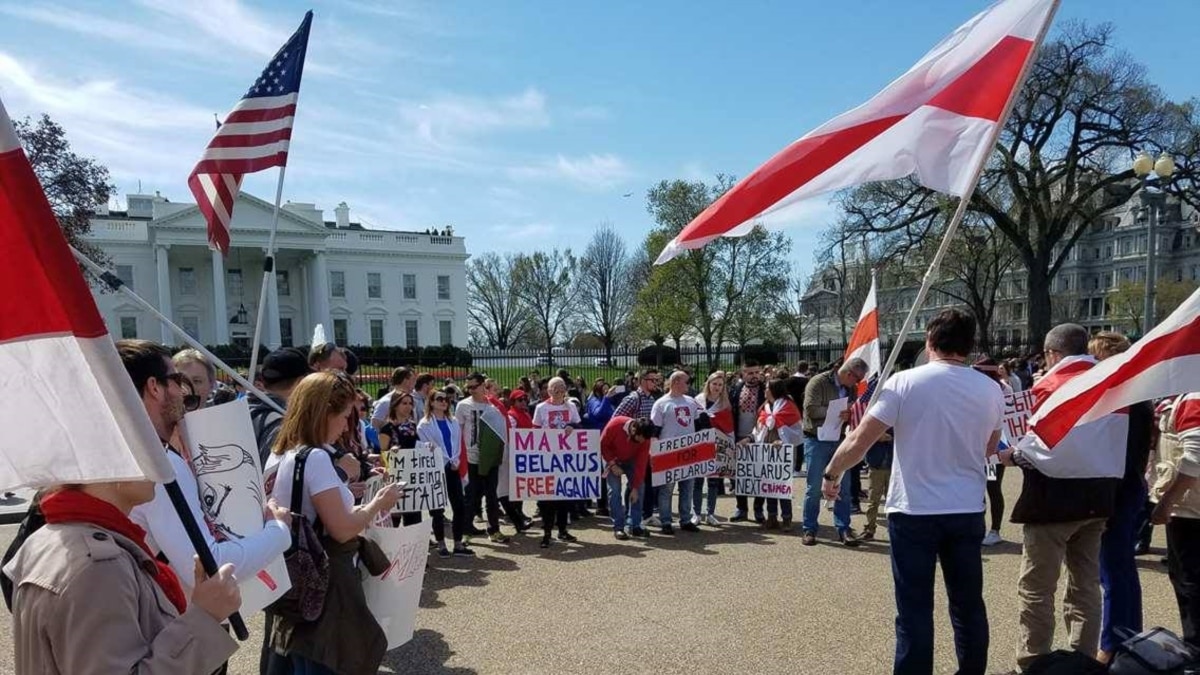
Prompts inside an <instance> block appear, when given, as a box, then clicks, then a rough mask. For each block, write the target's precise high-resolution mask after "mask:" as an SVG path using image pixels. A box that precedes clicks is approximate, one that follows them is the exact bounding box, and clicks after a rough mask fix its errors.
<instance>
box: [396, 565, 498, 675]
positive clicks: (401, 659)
mask: <svg viewBox="0 0 1200 675" xmlns="http://www.w3.org/2000/svg"><path fill="white" fill-rule="evenodd" d="M426 583H428V578H426ZM422 606H424V605H422ZM453 655H454V652H453V651H451V649H450V645H449V644H447V643H446V638H444V637H442V634H441V633H438V632H437V631H432V630H418V631H417V632H415V633H413V639H412V640H409V641H408V642H406V643H405V644H403V645H401V646H399V647H397V648H396V649H393V650H392V651H390V652H388V653H387V655H386V656H384V658H383V665H384V666H385V667H386V668H390V669H391V671H392V672H395V673H404V674H405V675H421V674H422V673H438V674H439V675H477V674H478V673H479V671H477V670H475V669H474V668H449V667H447V666H446V661H448V660H450V657H451V656H453Z"/></svg>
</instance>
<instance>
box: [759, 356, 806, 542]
mask: <svg viewBox="0 0 1200 675" xmlns="http://www.w3.org/2000/svg"><path fill="white" fill-rule="evenodd" d="M803 439H804V432H803V430H802V429H801V419H800V407H799V406H798V405H796V402H795V401H793V400H792V399H791V397H789V396H788V392H787V381H786V380H783V379H774V380H771V381H770V382H768V383H767V401H766V403H764V404H763V407H762V410H760V411H759V413H758V423H757V424H756V425H755V427H754V441H755V442H756V443H774V444H780V443H786V444H789V445H795V446H797V447H801V445H802V441H803ZM764 501H765V502H766V507H767V520H766V522H764V523H763V525H762V526H763V527H764V528H765V529H768V530H778V529H781V528H782V529H783V530H791V529H792V498H791V497H788V498H787V499H778V498H767V499H765V500H764V499H763V498H762V497H755V499H754V511H755V513H761V512H762V508H763V502H764ZM780 516H782V517H783V522H782V523H780V520H779V518H780Z"/></svg>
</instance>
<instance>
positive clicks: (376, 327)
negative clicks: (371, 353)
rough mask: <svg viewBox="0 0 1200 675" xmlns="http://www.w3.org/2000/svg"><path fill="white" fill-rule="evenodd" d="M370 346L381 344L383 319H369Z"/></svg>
mask: <svg viewBox="0 0 1200 675" xmlns="http://www.w3.org/2000/svg"><path fill="white" fill-rule="evenodd" d="M371 346H372V347H382V346H383V319H371Z"/></svg>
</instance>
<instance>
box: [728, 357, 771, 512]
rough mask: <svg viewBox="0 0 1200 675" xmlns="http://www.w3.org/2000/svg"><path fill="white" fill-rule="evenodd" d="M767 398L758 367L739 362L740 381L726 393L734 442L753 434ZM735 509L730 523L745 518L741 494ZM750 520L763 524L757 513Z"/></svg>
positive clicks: (751, 361) (745, 504)
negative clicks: (760, 410) (740, 364)
mask: <svg viewBox="0 0 1200 675" xmlns="http://www.w3.org/2000/svg"><path fill="white" fill-rule="evenodd" d="M766 398H767V384H766V382H764V381H763V376H762V366H760V365H759V364H758V361H755V360H754V359H746V360H745V361H743V362H742V381H741V382H739V383H737V384H735V385H733V387H731V388H730V390H729V404H730V405H731V406H732V407H733V435H734V440H735V441H736V442H739V443H740V442H742V441H745V442H750V441H752V440H753V439H752V436H753V435H754V425H755V424H757V423H758V411H759V409H760V408H762V405H763V401H765V400H766ZM736 501H737V508H736V509H735V510H734V512H733V518H730V521H731V522H735V523H736V522H740V521H743V520H746V519H747V516H748V515H749V513H750V508H749V502H748V501H747V500H746V497H744V496H742V495H738V496H737V500H736ZM754 519H755V520H756V521H758V522H760V523H761V522H764V521H765V518H764V517H763V514H762V513H761V512H759V513H755V514H754Z"/></svg>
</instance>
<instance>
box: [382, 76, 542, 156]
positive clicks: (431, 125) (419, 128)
mask: <svg viewBox="0 0 1200 675" xmlns="http://www.w3.org/2000/svg"><path fill="white" fill-rule="evenodd" d="M400 116H401V119H402V121H403V122H404V123H406V124H407V125H409V127H410V128H411V129H412V130H413V131H415V132H416V135H417V137H418V138H419V139H421V140H422V141H425V142H427V143H429V144H430V145H433V146H437V147H445V146H449V145H453V144H455V143H457V142H460V141H463V140H466V138H467V137H470V136H478V135H481V134H486V133H491V132H495V131H504V130H510V129H537V128H543V127H547V126H549V125H550V114H549V112H548V111H547V110H546V95H545V94H543V93H542V92H540V91H538V90H537V89H535V88H533V87H530V88H528V89H526V90H525V91H524V92H522V93H521V94H519V95H516V96H507V97H500V98H479V97H471V96H442V97H439V98H436V99H433V100H430V101H426V102H423V103H408V104H405V105H403V106H402V107H401V110H400Z"/></svg>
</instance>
